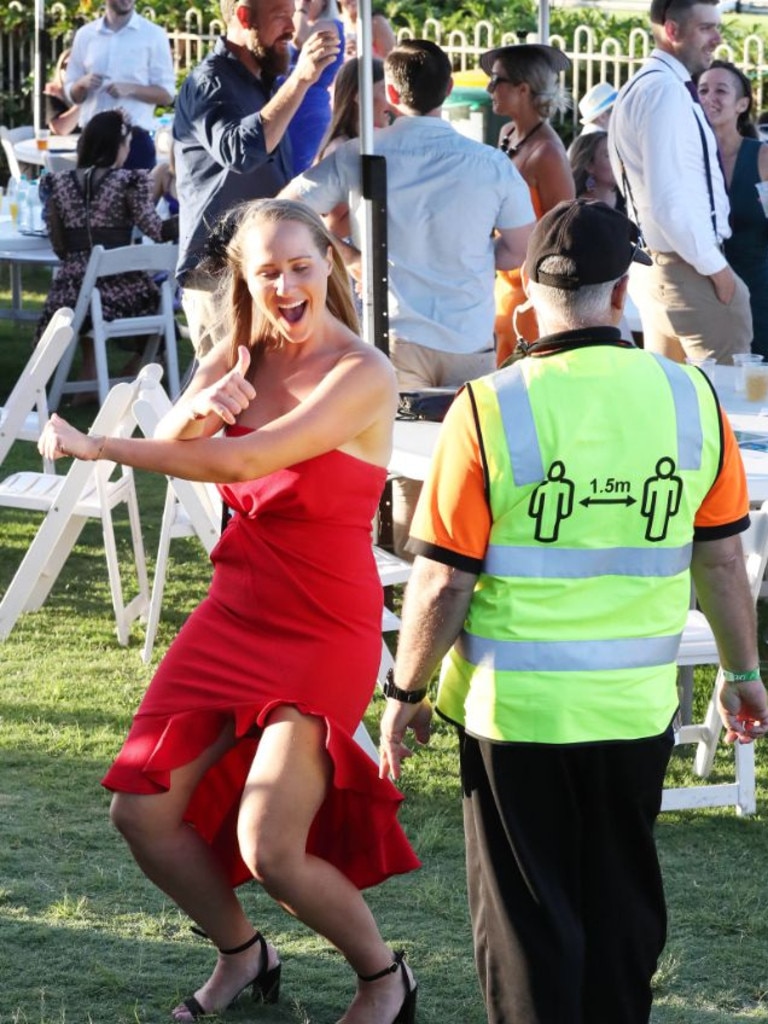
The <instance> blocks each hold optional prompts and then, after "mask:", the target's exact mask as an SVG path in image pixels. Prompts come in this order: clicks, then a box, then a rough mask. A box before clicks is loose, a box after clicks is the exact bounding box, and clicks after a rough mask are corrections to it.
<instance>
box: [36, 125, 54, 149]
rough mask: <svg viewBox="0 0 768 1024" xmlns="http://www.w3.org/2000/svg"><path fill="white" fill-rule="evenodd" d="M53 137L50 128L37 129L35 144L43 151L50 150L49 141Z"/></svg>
mask: <svg viewBox="0 0 768 1024" xmlns="http://www.w3.org/2000/svg"><path fill="white" fill-rule="evenodd" d="M50 137H51V133H50V131H49V129H48V128H37V129H36V130H35V143H36V144H37V148H38V149H41V150H46V149H48V139H49V138H50Z"/></svg>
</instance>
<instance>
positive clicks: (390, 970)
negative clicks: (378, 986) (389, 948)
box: [358, 949, 419, 1024]
mask: <svg viewBox="0 0 768 1024" xmlns="http://www.w3.org/2000/svg"><path fill="white" fill-rule="evenodd" d="M404 959H405V951H404V950H402V949H399V950H397V952H396V953H395V959H394V960H393V961H392V963H391V964H390V965H389V967H385V968H384V970H383V971H378V972H377V973H376V974H368V975H364V974H358V978H359V979H360V981H378V980H379V978H386V976H387V975H388V974H394V973H395V971H397V970H400V972H401V974H402V978H403V985H404V986H405V998H404V999H403V1002H402V1004H401V1006H400V1009H399V1010H398V1011H397V1016H396V1017H395V1019H394V1020H393V1021H392V1024H414V1021H415V1020H416V993H417V992H418V990H419V983H418V982H417V981H416V980H415V979H414V982H413V988H411V981H410V978H409V977H408V971H406V969H405V963H404V962H403V961H404Z"/></svg>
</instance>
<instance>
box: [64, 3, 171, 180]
mask: <svg viewBox="0 0 768 1024" xmlns="http://www.w3.org/2000/svg"><path fill="white" fill-rule="evenodd" d="M135 5H136V0H106V6H105V10H104V15H103V17H101V18H97V19H96V20H95V21H92V22H90V23H89V24H88V25H84V26H83V27H82V28H81V29H78V31H77V32H76V33H75V38H74V40H73V43H72V53H71V55H70V58H69V64H68V65H67V78H66V90H67V93H68V95H69V98H70V99H71V100H72V102H73V103H77V104H79V106H80V126H81V127H85V125H86V124H88V122H89V121H90V119H91V118H92V117H93V115H94V114H98V113H100V112H101V111H102V110H113V109H114V108H115V107H122V108H123V110H125V112H126V113H127V114H128V116H129V117H130V119H131V122H132V124H133V126H134V131H133V139H132V143H131V152H130V153H129V155H128V159H127V160H126V162H125V165H124V166H125V167H146V168H150V167H153V166H154V164H155V147H154V143H153V142H152V136H151V132H152V131H153V130H154V114H155V107H156V106H168V105H169V104H170V103H172V102H173V97H174V93H175V91H176V86H175V78H174V72H173V59H172V57H171V48H170V43H169V41H168V35H167V33H166V31H165V29H164V28H161V27H160V26H159V25H155V24H154V23H153V22H151V21H148V20H147V19H146V18H142V17H141V15H140V14H136V12H135V10H134V7H135Z"/></svg>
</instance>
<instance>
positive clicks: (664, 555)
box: [483, 544, 693, 579]
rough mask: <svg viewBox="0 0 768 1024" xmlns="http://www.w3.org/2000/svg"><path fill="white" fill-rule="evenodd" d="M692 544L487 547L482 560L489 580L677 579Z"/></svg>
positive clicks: (689, 561)
mask: <svg viewBox="0 0 768 1024" xmlns="http://www.w3.org/2000/svg"><path fill="white" fill-rule="evenodd" d="M692 553H693V545H692V544H684V545H683V546H682V547H677V548H660V547H658V546H655V547H647V548H605V549H601V550H598V551H593V550H588V551H587V550H582V549H580V548H551V549H550V548H536V547H516V546H513V545H511V544H491V545H490V546H489V547H488V550H487V551H486V553H485V558H484V560H483V572H485V573H487V574H488V575H489V576H507V577H509V576H519V577H522V578H534V579H535V578H537V577H542V578H544V579H589V578H590V577H592V576H654V577H663V576H677V575H678V574H679V573H681V572H685V570H686V569H687V568H688V567H689V566H690V564H691V556H692Z"/></svg>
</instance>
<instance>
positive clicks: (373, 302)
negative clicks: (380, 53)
mask: <svg viewBox="0 0 768 1024" xmlns="http://www.w3.org/2000/svg"><path fill="white" fill-rule="evenodd" d="M372 54H373V26H372V14H371V0H359V4H358V14H357V55H358V58H359V60H358V97H359V106H360V181H361V185H362V196H363V202H362V209H361V216H360V217H359V226H360V251H361V256H362V260H361V262H362V276H363V337H364V338H365V340H366V341H367V342H368V343H369V344H372V345H376V346H377V348H380V349H382V350H383V351H384V352H387V353H388V352H389V327H388V315H387V290H388V281H387V265H388V264H387V235H386V230H387V208H386V200H387V176H386V162H385V160H384V158H383V157H377V156H375V155H374V131H373V57H372Z"/></svg>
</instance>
